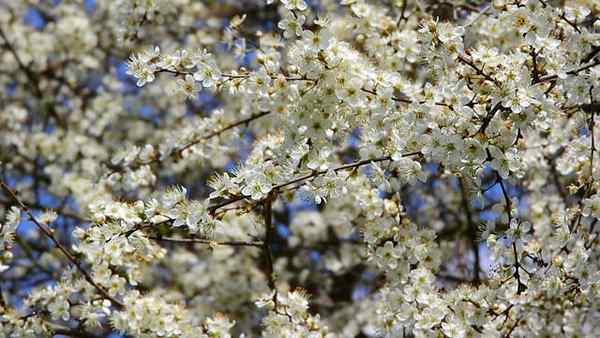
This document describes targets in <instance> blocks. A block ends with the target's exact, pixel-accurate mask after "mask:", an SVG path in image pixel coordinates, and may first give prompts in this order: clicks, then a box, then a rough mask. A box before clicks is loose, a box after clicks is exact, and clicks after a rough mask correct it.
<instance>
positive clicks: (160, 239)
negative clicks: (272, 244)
mask: <svg viewBox="0 0 600 338" xmlns="http://www.w3.org/2000/svg"><path fill="white" fill-rule="evenodd" d="M148 238H149V239H151V240H154V241H158V242H169V243H178V244H208V245H213V244H214V245H227V246H256V247H262V246H263V242H260V241H222V242H219V241H213V240H210V239H206V238H172V237H157V236H148Z"/></svg>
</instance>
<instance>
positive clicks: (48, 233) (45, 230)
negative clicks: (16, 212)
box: [0, 180, 125, 309]
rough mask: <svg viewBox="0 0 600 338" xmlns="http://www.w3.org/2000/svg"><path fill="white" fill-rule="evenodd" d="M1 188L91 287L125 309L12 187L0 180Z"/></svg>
mask: <svg viewBox="0 0 600 338" xmlns="http://www.w3.org/2000/svg"><path fill="white" fill-rule="evenodd" d="M0 187H2V189H3V190H4V191H5V192H6V193H7V194H8V195H9V196H10V197H11V198H12V199H13V200H14V201H15V203H17V204H18V205H19V206H20V207H21V209H23V210H24V211H25V212H26V213H27V215H28V216H29V219H31V221H32V222H33V223H34V224H35V225H36V226H37V228H38V229H39V230H40V231H41V232H42V233H44V235H46V237H48V238H49V239H50V240H51V241H52V243H54V245H55V246H56V247H57V248H58V249H59V250H60V251H61V252H62V253H63V254H64V255H65V256H66V257H67V259H68V260H69V261H70V262H71V263H72V264H73V265H74V266H75V267H76V268H77V270H79V272H81V274H82V275H83V277H84V278H85V280H86V281H87V282H88V283H90V285H92V286H93V287H94V288H95V289H96V290H98V292H100V294H101V295H102V296H103V297H104V298H106V299H108V300H110V301H111V302H112V303H113V305H115V306H116V307H118V308H120V309H123V308H125V305H124V304H123V303H121V302H120V301H118V300H117V299H115V298H114V297H112V296H111V295H109V294H108V292H107V291H106V290H105V289H104V288H103V287H102V286H101V285H99V284H98V283H96V281H94V279H93V278H92V276H91V275H90V273H89V272H88V271H87V270H86V269H85V268H84V267H83V265H82V264H81V263H80V262H79V261H78V260H77V258H75V256H73V254H72V253H71V252H70V251H69V250H68V249H67V248H66V247H65V246H63V245H62V244H61V243H60V242H59V241H58V240H57V239H56V237H54V234H53V230H52V229H50V228H49V227H47V226H46V225H44V224H42V223H40V222H39V221H38V220H37V219H36V218H35V217H34V216H33V213H31V210H30V209H29V208H28V207H27V206H26V205H25V204H24V203H23V202H21V200H20V199H19V198H18V197H17V195H16V193H15V192H13V191H12V190H11V189H10V187H9V186H8V185H6V183H4V181H2V180H0Z"/></svg>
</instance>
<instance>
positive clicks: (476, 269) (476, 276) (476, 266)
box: [458, 177, 480, 284]
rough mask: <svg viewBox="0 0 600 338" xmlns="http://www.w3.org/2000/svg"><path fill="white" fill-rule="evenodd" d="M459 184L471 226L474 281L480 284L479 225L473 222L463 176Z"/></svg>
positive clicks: (459, 179) (469, 230)
mask: <svg viewBox="0 0 600 338" xmlns="http://www.w3.org/2000/svg"><path fill="white" fill-rule="evenodd" d="M458 184H459V187H460V195H461V202H462V207H463V209H464V210H465V215H466V216H467V225H468V226H469V229H468V232H469V239H470V241H471V249H472V250H473V255H474V258H475V259H474V262H473V283H475V284H479V283H480V279H479V242H478V241H477V226H476V225H475V222H473V215H472V213H471V207H470V205H469V199H468V198H467V192H466V190H465V186H464V184H463V181H462V178H460V177H459V178H458Z"/></svg>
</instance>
